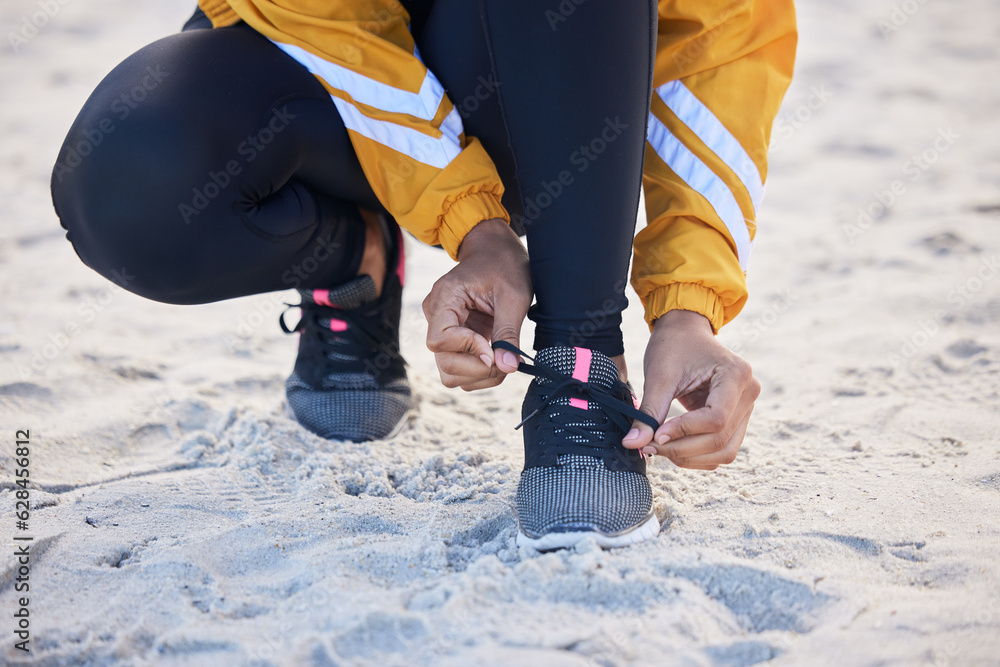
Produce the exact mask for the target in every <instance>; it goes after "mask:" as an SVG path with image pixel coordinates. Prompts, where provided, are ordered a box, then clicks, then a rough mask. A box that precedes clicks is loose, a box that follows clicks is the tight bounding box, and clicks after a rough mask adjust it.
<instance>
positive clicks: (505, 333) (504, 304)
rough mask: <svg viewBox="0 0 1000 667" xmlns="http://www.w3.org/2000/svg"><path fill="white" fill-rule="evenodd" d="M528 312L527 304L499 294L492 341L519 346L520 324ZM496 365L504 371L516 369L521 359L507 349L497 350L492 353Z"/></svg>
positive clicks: (511, 371)
mask: <svg viewBox="0 0 1000 667" xmlns="http://www.w3.org/2000/svg"><path fill="white" fill-rule="evenodd" d="M527 314H528V311H527V306H524V305H523V304H521V303H517V302H516V300H515V299H513V298H507V297H506V295H503V294H501V295H499V297H498V301H497V304H496V307H495V309H494V312H493V335H492V339H493V342H496V341H498V340H502V341H506V342H508V343H510V344H511V345H513V346H514V347H516V348H519V349H520V347H521V325H522V324H523V323H524V318H525V316H526V315H527ZM494 359H495V363H496V365H497V367H499V369H500V370H501V371H503V372H504V373H513V372H514V371H516V370H517V367H518V365H519V364H520V363H521V359H520V358H519V357H518V355H516V354H514V353H513V352H511V351H509V350H499V351H497V353H496V354H495V355H494Z"/></svg>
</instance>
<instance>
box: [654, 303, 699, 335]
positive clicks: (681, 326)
mask: <svg viewBox="0 0 1000 667" xmlns="http://www.w3.org/2000/svg"><path fill="white" fill-rule="evenodd" d="M666 329H670V330H671V331H678V330H683V331H689V332H693V333H705V334H708V335H709V336H712V335H714V334H713V333H712V322H711V320H709V319H708V318H707V317H705V316H704V315H702V314H701V313H696V312H694V311H693V310H679V309H678V310H670V311H667V312H666V313H664V314H663V315H661V316H660V317H659V318H657V320H656V321H655V322H654V323H653V331H663V330H666Z"/></svg>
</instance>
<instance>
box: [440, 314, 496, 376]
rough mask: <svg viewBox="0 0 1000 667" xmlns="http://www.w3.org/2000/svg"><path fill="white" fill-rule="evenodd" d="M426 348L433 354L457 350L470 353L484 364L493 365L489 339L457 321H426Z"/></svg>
mask: <svg viewBox="0 0 1000 667" xmlns="http://www.w3.org/2000/svg"><path fill="white" fill-rule="evenodd" d="M449 319H450V318H449ZM427 349H429V350H430V351H431V352H434V353H435V354H441V353H446V352H457V353H461V354H466V355H472V356H473V358H478V359H479V360H480V361H481V363H483V364H484V365H485V366H492V365H493V351H492V350H491V349H490V344H489V341H487V340H486V339H485V338H483V336H482V335H480V334H478V333H476V332H475V331H473V330H472V329H469V328H467V327H463V326H461V325H460V324H458V323H454V324H447V325H445V326H440V325H439V324H438V323H437V322H428V325H427Z"/></svg>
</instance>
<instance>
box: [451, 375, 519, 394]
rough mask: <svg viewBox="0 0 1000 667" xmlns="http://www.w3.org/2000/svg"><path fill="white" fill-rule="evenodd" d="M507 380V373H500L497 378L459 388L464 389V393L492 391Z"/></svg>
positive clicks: (464, 384)
mask: <svg viewBox="0 0 1000 667" xmlns="http://www.w3.org/2000/svg"><path fill="white" fill-rule="evenodd" d="M506 379H507V375H506V374H505V373H498V374H497V376H496V377H492V378H486V379H485V380H477V381H474V382H468V383H462V384H460V385H459V386H460V387H461V388H462V391H478V390H480V389H490V388H492V387H496V386H498V385H499V384H500V383H501V382H503V381H504V380H506Z"/></svg>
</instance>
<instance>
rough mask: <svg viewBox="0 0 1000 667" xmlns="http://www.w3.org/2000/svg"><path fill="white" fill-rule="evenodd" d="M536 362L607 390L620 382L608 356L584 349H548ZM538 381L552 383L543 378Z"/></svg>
mask: <svg viewBox="0 0 1000 667" xmlns="http://www.w3.org/2000/svg"><path fill="white" fill-rule="evenodd" d="M535 362H536V363H538V364H541V365H543V366H548V367H549V368H551V369H552V370H554V371H556V372H558V373H563V374H564V375H571V376H573V377H575V378H576V379H578V380H582V381H584V382H590V383H591V384H594V385H597V386H599V387H604V388H605V389H611V388H612V387H614V385H615V382H617V380H618V367H617V366H615V363H614V362H613V361H611V359H609V358H608V357H607V355H605V354H602V353H601V352H597V351H596V350H588V349H587V348H584V347H547V348H545V349H544V350H542V351H541V352H539V353H538V354H537V355H535ZM537 381H538V383H539V384H546V383H548V382H550V380H548V379H546V378H542V377H540V378H538V379H537Z"/></svg>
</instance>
